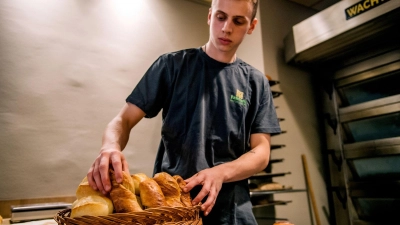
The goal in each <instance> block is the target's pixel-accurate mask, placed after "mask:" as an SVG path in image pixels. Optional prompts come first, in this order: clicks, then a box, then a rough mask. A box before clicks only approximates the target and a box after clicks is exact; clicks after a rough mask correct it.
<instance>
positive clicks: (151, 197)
mask: <svg viewBox="0 0 400 225" xmlns="http://www.w3.org/2000/svg"><path fill="white" fill-rule="evenodd" d="M139 189H140V199H141V200H142V204H143V206H145V207H147V208H153V207H162V206H167V203H166V202H165V196H164V194H163V192H162V191H161V188H160V186H159V185H158V184H157V182H156V181H155V180H153V179H152V178H147V179H145V180H144V181H142V182H140V184H139Z"/></svg>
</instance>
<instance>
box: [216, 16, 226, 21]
mask: <svg viewBox="0 0 400 225" xmlns="http://www.w3.org/2000/svg"><path fill="white" fill-rule="evenodd" d="M217 19H218V20H220V21H224V20H225V16H223V15H217Z"/></svg>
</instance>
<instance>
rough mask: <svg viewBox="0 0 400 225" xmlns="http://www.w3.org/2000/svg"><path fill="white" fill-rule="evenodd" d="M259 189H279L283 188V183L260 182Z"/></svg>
mask: <svg viewBox="0 0 400 225" xmlns="http://www.w3.org/2000/svg"><path fill="white" fill-rule="evenodd" d="M259 189H260V190H262V191H270V190H281V189H283V185H282V184H279V183H275V182H272V183H267V184H262V185H261V186H260V188H259Z"/></svg>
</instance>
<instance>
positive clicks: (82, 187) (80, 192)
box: [75, 177, 104, 199]
mask: <svg viewBox="0 0 400 225" xmlns="http://www.w3.org/2000/svg"><path fill="white" fill-rule="evenodd" d="M75 194H76V198H77V199H80V198H83V197H87V196H91V195H97V196H103V197H104V195H103V194H102V193H101V192H100V191H95V190H93V188H92V187H90V185H89V182H88V180H87V177H85V178H83V180H82V181H81V183H80V184H79V186H78V188H77V189H76V192H75Z"/></svg>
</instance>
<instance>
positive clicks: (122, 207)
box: [110, 184, 143, 213]
mask: <svg viewBox="0 0 400 225" xmlns="http://www.w3.org/2000/svg"><path fill="white" fill-rule="evenodd" d="M110 197H111V200H112V202H113V204H114V208H115V212H117V213H128V212H140V211H143V209H142V208H141V207H140V205H139V203H138V201H137V199H136V195H135V194H134V193H133V192H132V191H130V190H128V189H126V188H125V187H124V186H123V185H122V184H118V185H115V186H113V187H112V189H111V192H110Z"/></svg>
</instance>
